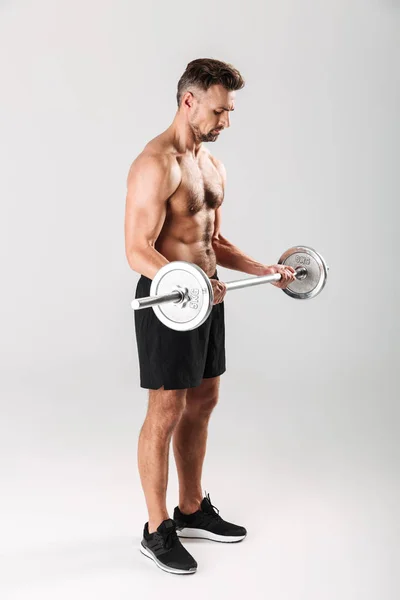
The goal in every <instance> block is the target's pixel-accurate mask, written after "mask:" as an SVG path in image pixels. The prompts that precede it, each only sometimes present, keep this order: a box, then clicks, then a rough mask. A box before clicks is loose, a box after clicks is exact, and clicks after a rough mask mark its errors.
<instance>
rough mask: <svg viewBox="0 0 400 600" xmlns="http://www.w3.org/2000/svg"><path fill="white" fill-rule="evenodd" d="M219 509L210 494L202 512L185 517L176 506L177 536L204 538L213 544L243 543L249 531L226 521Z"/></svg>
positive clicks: (203, 504)
mask: <svg viewBox="0 0 400 600" xmlns="http://www.w3.org/2000/svg"><path fill="white" fill-rule="evenodd" d="M216 511H218V509H217V508H216V507H215V506H213V505H212V504H211V498H210V494H207V493H206V496H205V497H204V498H203V500H202V502H201V505H200V510H197V511H196V512H194V513H192V514H191V515H185V514H184V513H182V512H181V511H180V510H179V507H178V506H176V507H175V510H174V521H175V523H176V528H177V534H178V536H179V537H182V538H204V539H207V540H212V541H213V542H241V541H242V540H243V539H244V538H245V537H246V535H247V531H246V529H245V528H244V527H240V525H234V524H233V523H228V521H224V519H222V517H220V516H219V511H218V512H216Z"/></svg>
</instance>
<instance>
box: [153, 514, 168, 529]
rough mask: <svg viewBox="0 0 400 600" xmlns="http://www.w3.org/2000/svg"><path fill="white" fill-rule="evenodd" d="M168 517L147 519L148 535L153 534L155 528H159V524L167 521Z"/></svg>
mask: <svg viewBox="0 0 400 600" xmlns="http://www.w3.org/2000/svg"><path fill="white" fill-rule="evenodd" d="M169 518H170V517H169V516H168V515H166V516H162V517H160V518H158V519H149V525H148V527H149V533H154V532H155V531H157V527H159V526H160V525H161V523H162V522H163V521H165V519H169Z"/></svg>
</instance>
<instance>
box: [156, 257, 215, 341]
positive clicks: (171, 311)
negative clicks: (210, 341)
mask: <svg viewBox="0 0 400 600" xmlns="http://www.w3.org/2000/svg"><path fill="white" fill-rule="evenodd" d="M175 290H180V291H183V292H184V294H185V298H184V301H183V302H181V301H178V302H169V303H168V304H160V305H158V306H153V310H154V312H155V314H156V315H157V317H158V319H159V320H160V321H161V323H164V325H166V326H167V327H169V328H170V329H175V331H190V330H191V329H196V327H199V326H200V325H201V324H202V323H204V321H205V320H206V319H207V317H208V316H209V315H210V313H211V310H212V307H213V302H214V294H213V289H212V285H211V283H210V279H209V278H208V277H207V275H206V274H205V273H204V271H203V269H201V268H200V267H199V266H197V265H194V264H192V263H189V262H186V261H183V260H176V261H172V262H170V263H168V264H167V265H165V266H164V267H161V269H160V270H159V271H158V272H157V274H156V276H155V277H154V279H153V281H152V283H151V287H150V296H162V295H163V294H169V293H171V292H173V291H175Z"/></svg>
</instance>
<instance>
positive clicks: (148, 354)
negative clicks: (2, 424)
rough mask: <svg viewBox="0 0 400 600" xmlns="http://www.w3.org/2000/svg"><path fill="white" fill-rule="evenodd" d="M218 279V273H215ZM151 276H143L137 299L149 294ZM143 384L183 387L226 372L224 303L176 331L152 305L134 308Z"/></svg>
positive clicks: (140, 280) (214, 276)
mask: <svg viewBox="0 0 400 600" xmlns="http://www.w3.org/2000/svg"><path fill="white" fill-rule="evenodd" d="M212 279H217V280H218V276H217V272H215V274H214V275H213V276H212ZM151 281H152V280H151V279H148V277H145V276H144V275H141V277H140V279H139V281H138V284H137V287H136V294H135V298H141V297H145V296H150V285H151ZM134 319H135V330H136V341H137V348H138V354H139V367H140V386H141V387H143V388H147V389H151V390H158V389H159V388H160V387H162V386H164V389H166V390H181V389H186V388H192V387H196V386H198V385H200V383H201V380H202V379H203V378H209V377H217V376H218V375H222V373H224V371H225V368H226V367H225V318H224V303H223V302H220V303H219V304H215V305H214V306H213V307H212V310H211V314H210V315H209V317H208V318H207V320H206V321H205V322H204V323H203V324H202V325H200V327H197V328H196V329H192V330H191V331H175V330H174V329H170V328H169V327H167V326H166V325H164V323H161V321H159V320H158V319H157V317H156V315H155V313H154V311H153V309H152V308H145V309H142V310H135V311H134Z"/></svg>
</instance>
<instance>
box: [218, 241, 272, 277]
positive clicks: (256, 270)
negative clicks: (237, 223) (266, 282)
mask: <svg viewBox="0 0 400 600" xmlns="http://www.w3.org/2000/svg"><path fill="white" fill-rule="evenodd" d="M212 245H213V249H214V252H215V256H216V259H217V264H218V265H220V266H221V267H225V268H227V269H232V270H234V271H242V272H243V273H248V274H249V275H262V274H264V271H265V264H262V263H260V262H258V261H256V260H254V259H253V258H251V257H250V256H248V255H247V254H245V253H244V252H242V251H241V250H240V249H239V248H238V247H237V246H234V245H233V244H231V242H229V241H228V240H227V239H226V238H224V237H223V236H221V235H219V236H218V238H215V239H214V240H213V243H212Z"/></svg>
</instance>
